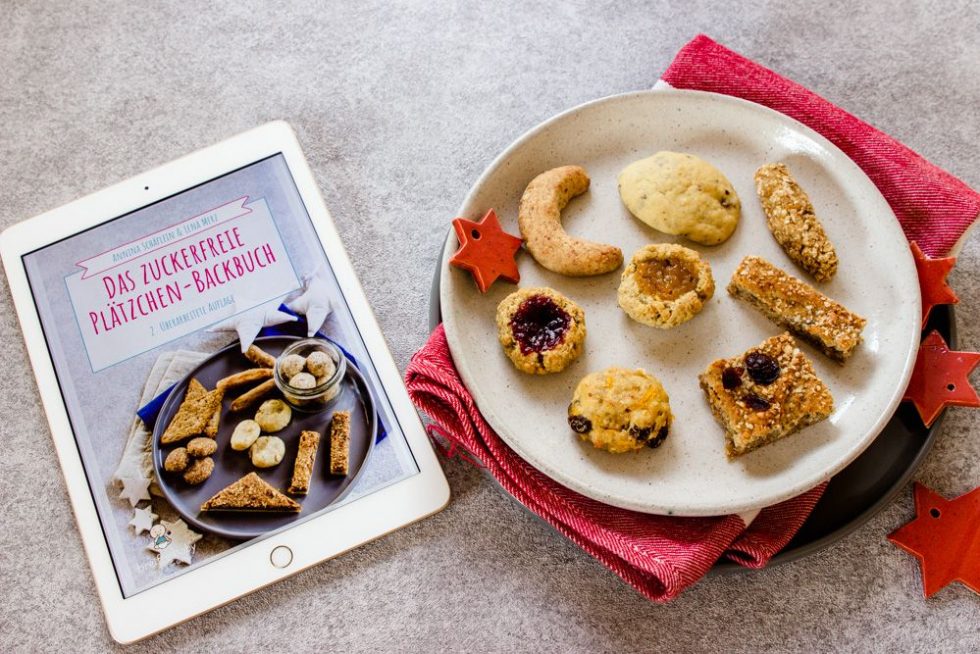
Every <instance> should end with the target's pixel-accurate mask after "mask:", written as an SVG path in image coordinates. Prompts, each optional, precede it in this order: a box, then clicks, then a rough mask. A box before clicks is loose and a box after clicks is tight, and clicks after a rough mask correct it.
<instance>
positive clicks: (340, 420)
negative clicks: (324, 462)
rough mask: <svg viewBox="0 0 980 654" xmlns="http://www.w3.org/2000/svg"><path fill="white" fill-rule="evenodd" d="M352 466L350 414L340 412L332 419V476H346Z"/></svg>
mask: <svg viewBox="0 0 980 654" xmlns="http://www.w3.org/2000/svg"><path fill="white" fill-rule="evenodd" d="M349 465H350V412H349V411H338V412H337V413H335V414H333V417H332V418H331V419H330V474H332V475H346V474H347V471H348V467H349Z"/></svg>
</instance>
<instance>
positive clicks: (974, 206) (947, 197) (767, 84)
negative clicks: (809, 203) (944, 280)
mask: <svg viewBox="0 0 980 654" xmlns="http://www.w3.org/2000/svg"><path fill="white" fill-rule="evenodd" d="M662 79H663V81H665V82H667V83H668V84H670V85H671V86H673V87H675V88H679V89H694V90H697V91H713V92H714V93H724V94H725V95H734V96H736V97H739V98H743V99H745V100H751V101H752V102H757V103H758V104H762V105H765V106H767V107H769V108H770V109H775V110H776V111H779V112H781V113H784V114H786V115H787V116H790V117H792V118H795V119H796V120H798V121H800V122H801V123H803V124H804V125H806V126H807V127H809V128H811V129H813V130H815V131H817V132H820V134H822V135H823V136H825V137H826V138H827V139H828V140H829V141H831V142H832V143H833V144H834V145H836V146H837V147H839V148H840V149H841V150H843V151H844V153H845V154H847V156H848V157H850V158H851V159H853V160H854V162H855V163H856V164H857V165H858V166H860V167H861V170H863V171H864V174H866V175H867V176H868V177H870V178H871V181H872V182H874V183H875V185H876V186H877V187H878V190H879V191H881V194H882V195H884V196H885V199H886V200H888V204H890V205H891V208H892V211H894V212H895V215H896V216H897V217H898V221H899V222H900V223H901V224H902V229H903V230H905V235H906V236H908V238H909V241H915V242H916V243H918V244H919V247H921V248H922V251H923V252H925V253H926V254H927V255H929V256H930V257H941V256H944V255H946V254H947V253H948V252H949V251H950V249H951V248H952V247H953V246H954V245H955V244H956V242H957V241H958V240H959V239H960V237H961V236H962V235H963V233H964V232H966V230H967V228H969V227H970V225H972V224H973V222H974V221H975V220H976V219H977V214H980V193H977V192H976V191H974V190H973V189H972V188H970V187H969V186H967V185H966V184H964V183H963V182H961V181H960V180H958V179H956V178H955V177H953V176H952V175H950V174H949V173H947V172H946V171H945V170H943V169H942V168H939V167H937V166H934V165H933V164H931V163H929V162H928V161H926V160H925V159H924V158H922V157H921V156H919V155H918V154H916V153H915V152H913V151H912V150H910V149H908V148H907V147H905V146H904V145H902V144H901V143H899V142H898V141H896V140H895V139H893V138H892V137H890V136H888V135H887V134H885V133H884V132H880V131H878V130H877V129H875V128H874V127H872V126H871V125H868V124H867V123H865V122H863V121H861V120H859V119H858V118H856V117H855V116H852V115H851V114H849V113H847V112H846V111H844V110H843V109H841V108H840V107H837V106H835V105H833V104H831V103H829V102H827V101H826V100H824V99H823V98H821V97H820V96H819V95H816V94H815V93H813V92H811V91H808V90H806V89H805V88H803V87H802V86H800V85H799V84H797V83H796V82H792V81H790V80H788V79H786V78H785V77H780V76H779V75H777V74H776V73H774V72H773V71H771V70H769V69H768V68H764V67H762V66H760V65H759V64H757V63H754V62H752V61H750V60H748V59H746V58H745V57H743V56H742V55H740V54H738V53H736V52H733V51H731V50H729V49H728V48H726V47H725V46H723V45H719V44H717V43H715V42H714V41H712V40H711V39H710V38H708V37H707V36H705V35H703V34H701V35H699V36H696V37H695V38H694V39H693V40H692V41H691V42H690V43H688V44H687V45H685V46H684V47H683V48H682V49H681V51H680V52H678V53H677V56H676V57H674V61H673V63H671V64H670V66H669V67H668V68H667V70H666V71H665V72H664V74H663V77H662Z"/></svg>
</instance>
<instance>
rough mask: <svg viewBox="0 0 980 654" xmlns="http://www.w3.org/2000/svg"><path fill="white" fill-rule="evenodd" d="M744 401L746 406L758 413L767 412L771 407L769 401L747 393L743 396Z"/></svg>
mask: <svg viewBox="0 0 980 654" xmlns="http://www.w3.org/2000/svg"><path fill="white" fill-rule="evenodd" d="M742 401H743V402H745V406H747V407H749V408H750V409H755V410H756V411H765V410H767V409H768V408H769V407H770V406H771V405H770V404H769V400H767V399H765V398H764V397H759V396H758V395H756V394H755V393H746V394H745V395H743V396H742Z"/></svg>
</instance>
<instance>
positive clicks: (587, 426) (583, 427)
mask: <svg viewBox="0 0 980 654" xmlns="http://www.w3.org/2000/svg"><path fill="white" fill-rule="evenodd" d="M568 426H569V427H571V428H572V431H574V432H575V433H577V434H588V433H589V432H590V431H592V421H591V420H589V419H588V418H586V417H585V416H568Z"/></svg>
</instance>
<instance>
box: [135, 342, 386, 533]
mask: <svg viewBox="0 0 980 654" xmlns="http://www.w3.org/2000/svg"><path fill="white" fill-rule="evenodd" d="M273 340H302V339H301V337H299V336H291V335H288V334H281V335H275V336H260V337H258V338H256V339H255V342H256V343H261V342H267V341H273ZM238 344H239V341H238V340H237V339H236V340H234V341H232V342H231V343H229V344H228V345H227V346H225V347H223V348H221V349H220V350H217V351H215V352H214V353H212V354H211V355H210V356H209V357H207V358H206V359H204V360H203V361H201V362H200V363H199V364H197V365H196V366H194V368H192V369H191V370H190V371H189V372H188V373H187V374H186V375H184V376H183V377H182V378H181V379H179V380H178V381H176V382H174V385H173V387H172V388H171V389H170V393H168V394H167V399H165V400H164V401H163V404H161V405H160V411H159V413H163V410H164V409H165V408H166V407H167V406H168V405H169V404H170V403H171V402H174V401H175V397H176V395H175V394H176V392H177V391H178V390H180V389H181V388H182V386H183V385H186V383H187V382H188V380H190V378H191V377H193V376H194V375H195V374H196V373H197V372H198V371H199V370H200V369H201V368H203V367H204V366H205V365H207V364H208V363H209V362H211V361H212V360H213V359H215V358H217V357H218V356H221V355H223V354H224V353H225V352H226V351H228V350H230V349H231V348H234V347H238ZM347 375H351V377H352V379H353V382H354V384H355V385H356V386H357V390H358V393H359V394H360V393H366V394H367V400H368V402H369V403H370V407H368V406H365V407H364V413H365V414H368V413H370V414H371V416H372V417H371V420H370V423H371V424H370V425H369V427H370V429H369V432H370V433H372V434H374V436H372V437H371V438H369V439H368V447H367V451H366V452H365V453H364V460H363V461H362V462H361V465H360V467H359V468H358V469H357V472H355V473H354V474H353V475H352V476H350V477H349V478H348V479H347V485H346V486H345V487H344V488H343V490H341V491H340V493H338V494H337V496H336V497H334V498H333V500H331V501H330V503H329V504H327V505H326V506H324V507H321V508H320V509H317V510H316V511H315V512H314V513H313V514H309V515H306V516H301V515H300V514H299V513H297V514H296V520H292V521H290V522H289V523H288V524H285V525H282V526H281V527H276V528H274V529H267V530H265V531H260V532H257V533H254V534H241V533H237V532H228V531H225V530H224V529H221V528H215V527H212V526H210V525H206V524H204V523H202V522H200V521H199V520H198V519H197V516H196V515H193V516H192V515H188V514H186V512H185V511H182V510H181V508H180V505H179V504H178V503H176V502H174V501H173V498H172V496H171V493H172V491H173V489H172V488H170V484H169V482H165V483H161V480H164V479H166V478H167V477H166V475H165V473H164V470H163V467H162V466H163V458H164V457H163V454H162V448H161V444H160V437H161V436H162V434H161V433H160V432H162V431H163V428H162V427H161V426H160V425H161V423H160V422H159V421H156V422H155V423H154V425H153V432H152V433H151V435H150V438H151V443H152V450H151V458H152V460H153V472H154V474H155V475H156V482H157V486H158V487H159V488H160V491H161V492H162V493H163V498H164V499H165V500H166V501H167V503H168V504H169V505H170V507H171V508H172V509H173V510H174V511H175V512H176V513H177V514H178V515H179V516H180V518H181V519H182V520H183V521H184V522H186V523H187V524H188V525H189V526H191V527H194V528H195V529H199V530H202V531H205V532H207V533H210V534H214V535H215V536H220V537H222V538H227V539H229V540H234V541H248V540H253V539H255V538H261V537H265V536H268V535H269V534H271V533H274V532H277V531H280V530H283V529H290V528H292V527H294V526H296V522H297V520H302V519H305V518H309V517H312V516H313V515H314V514H317V513H319V512H320V511H323V510H324V509H326V508H329V507H331V506H333V505H334V504H336V503H337V502H340V501H341V500H342V499H343V498H344V497H346V496H347V494H348V493H350V491H351V489H353V487H354V484H355V483H356V482H357V480H358V478H359V477H360V476H361V473H363V472H364V469H365V468H366V467H367V463H368V459H370V458H371V453H372V452H374V446H375V441H376V440H377V433H378V412H377V407H376V405H375V399H374V395H372V393H371V389H370V388H369V387H368V385H367V382H366V380H365V379H364V375H363V374H362V373H361V371H360V370H358V369H357V367H356V366H352V365H348V366H347V369H346V372H345V373H344V376H345V377H346V376H347ZM361 402H362V403H363V402H364V399H363V397H362V399H361Z"/></svg>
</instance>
